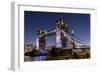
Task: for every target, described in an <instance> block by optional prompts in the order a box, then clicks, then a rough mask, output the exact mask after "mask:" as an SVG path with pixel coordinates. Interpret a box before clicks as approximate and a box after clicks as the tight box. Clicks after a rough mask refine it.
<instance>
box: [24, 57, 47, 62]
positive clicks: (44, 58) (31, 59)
mask: <svg viewBox="0 0 100 73" xmlns="http://www.w3.org/2000/svg"><path fill="white" fill-rule="evenodd" d="M46 57H47V56H35V57H29V56H25V57H24V60H25V61H45V60H46Z"/></svg>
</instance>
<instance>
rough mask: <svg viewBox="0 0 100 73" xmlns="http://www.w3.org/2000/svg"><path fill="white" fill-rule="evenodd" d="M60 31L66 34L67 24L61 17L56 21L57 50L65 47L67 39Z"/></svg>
mask: <svg viewBox="0 0 100 73" xmlns="http://www.w3.org/2000/svg"><path fill="white" fill-rule="evenodd" d="M61 30H63V31H64V32H66V33H68V23H67V22H65V20H64V17H63V16H61V17H60V18H59V19H58V20H57V21H56V47H57V48H61V47H67V38H66V37H65V36H64V34H63V33H62V32H61Z"/></svg>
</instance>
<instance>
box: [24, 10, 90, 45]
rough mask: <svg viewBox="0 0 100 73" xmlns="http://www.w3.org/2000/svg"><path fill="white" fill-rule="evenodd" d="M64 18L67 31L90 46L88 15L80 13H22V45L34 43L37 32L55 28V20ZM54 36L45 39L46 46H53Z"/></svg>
mask: <svg viewBox="0 0 100 73" xmlns="http://www.w3.org/2000/svg"><path fill="white" fill-rule="evenodd" d="M60 16H64V19H65V21H66V22H68V27H69V30H70V31H71V30H74V32H75V33H74V34H75V37H77V38H78V39H80V40H82V41H84V42H86V43H89V44H90V14H82V13H55V12H34V11H24V44H30V43H32V44H33V43H34V42H35V40H36V38H37V32H36V31H37V30H38V29H40V28H44V29H45V30H47V31H49V30H51V29H54V28H55V27H56V19H57V18H59V17H60ZM55 38H56V37H55V35H53V36H50V37H46V39H47V40H48V41H47V43H46V44H48V45H54V44H55Z"/></svg>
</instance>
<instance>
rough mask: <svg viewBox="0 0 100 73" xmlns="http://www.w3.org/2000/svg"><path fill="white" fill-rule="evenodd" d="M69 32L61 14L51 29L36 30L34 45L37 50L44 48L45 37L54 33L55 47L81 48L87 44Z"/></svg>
mask: <svg viewBox="0 0 100 73" xmlns="http://www.w3.org/2000/svg"><path fill="white" fill-rule="evenodd" d="M69 32H70V31H69V29H68V23H67V22H66V21H65V20H64V17H62V16H61V17H60V18H59V19H58V20H57V21H56V27H55V28H54V29H53V30H51V31H47V30H45V29H40V30H38V31H37V36H38V37H37V38H36V41H35V43H34V46H35V48H36V49H37V50H39V49H46V37H49V36H52V35H54V34H55V35H56V48H63V47H66V48H75V47H78V48H80V47H81V48H82V46H83V45H85V47H86V46H87V45H88V44H86V43H83V42H82V41H80V40H78V39H76V38H75V37H74V33H73V32H72V33H71V34H69Z"/></svg>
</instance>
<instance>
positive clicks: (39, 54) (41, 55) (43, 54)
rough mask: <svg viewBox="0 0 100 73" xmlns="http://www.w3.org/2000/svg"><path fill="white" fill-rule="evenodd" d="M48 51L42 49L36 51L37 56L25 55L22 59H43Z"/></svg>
mask: <svg viewBox="0 0 100 73" xmlns="http://www.w3.org/2000/svg"><path fill="white" fill-rule="evenodd" d="M47 54H48V52H47V51H44V50H40V51H39V53H38V56H34V57H30V56H25V57H24V60H25V61H45V60H46V57H47Z"/></svg>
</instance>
